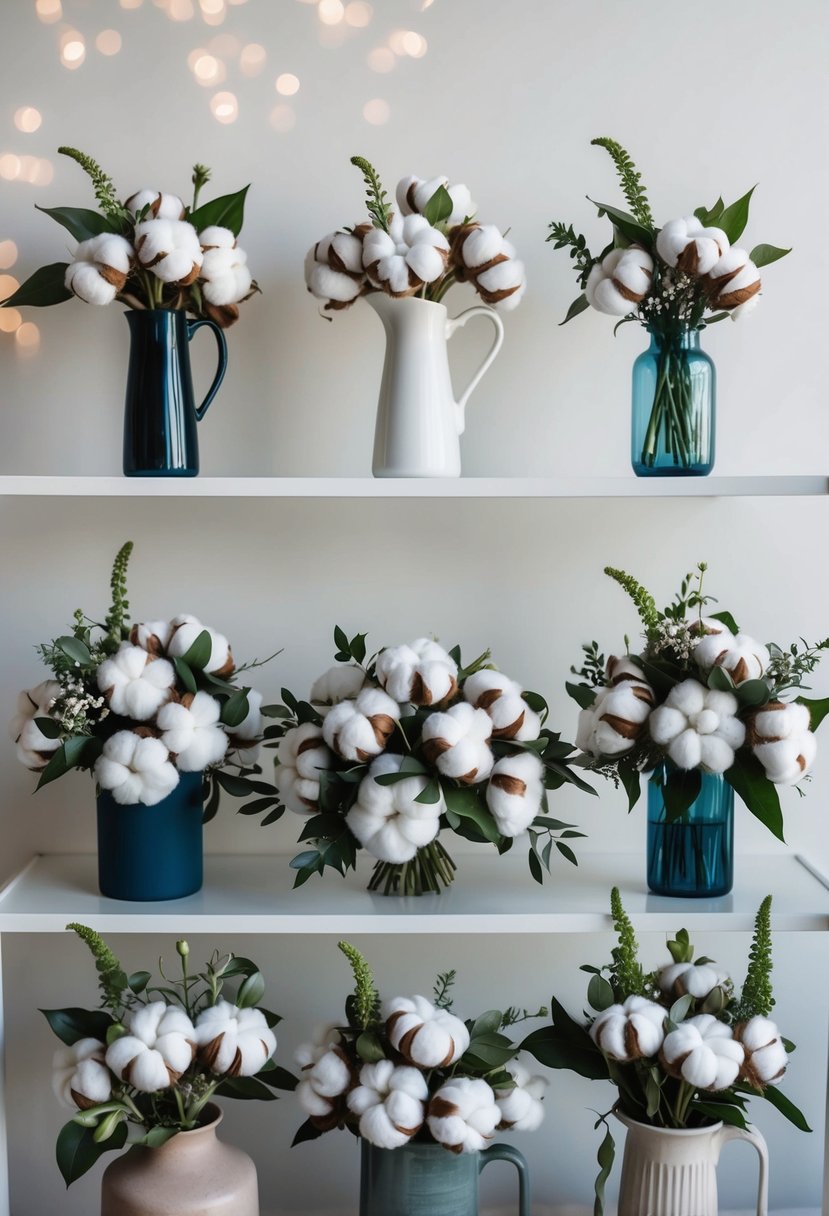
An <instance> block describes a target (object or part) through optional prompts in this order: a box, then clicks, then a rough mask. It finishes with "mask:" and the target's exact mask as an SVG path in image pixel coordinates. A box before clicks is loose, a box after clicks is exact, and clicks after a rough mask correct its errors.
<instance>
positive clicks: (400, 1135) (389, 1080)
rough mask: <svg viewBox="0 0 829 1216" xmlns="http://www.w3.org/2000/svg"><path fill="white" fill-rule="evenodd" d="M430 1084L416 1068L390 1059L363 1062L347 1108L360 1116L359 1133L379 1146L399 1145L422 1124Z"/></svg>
mask: <svg viewBox="0 0 829 1216" xmlns="http://www.w3.org/2000/svg"><path fill="white" fill-rule="evenodd" d="M428 1096H429V1087H428V1086H427V1084H426V1078H425V1077H424V1076H423V1073H422V1072H419V1071H418V1070H417V1069H416V1068H407V1067H405V1066H402V1067H397V1066H395V1065H394V1064H393V1063H392V1061H391V1060H378V1061H377V1062H376V1063H374V1064H364V1065H363V1067H362V1068H361V1069H360V1084H359V1085H358V1086H357V1087H356V1088H355V1089H352V1091H351V1093H350V1094H349V1095H348V1099H347V1101H348V1109H349V1110H350V1111H351V1112H352V1114H355V1115H359V1118H360V1124H359V1129H360V1135H361V1136H362V1138H363V1139H364V1140H368V1142H369V1144H376V1145H377V1147H378V1148H389V1149H391V1148H402V1147H403V1145H404V1144H408V1142H409V1141H410V1140H411V1138H412V1136H414V1135H416V1134H417V1132H419V1131H420V1128H421V1127H422V1126H423V1118H424V1115H425V1111H426V1106H425V1103H426V1099H427V1098H428Z"/></svg>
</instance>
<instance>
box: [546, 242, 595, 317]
mask: <svg viewBox="0 0 829 1216" xmlns="http://www.w3.org/2000/svg"><path fill="white" fill-rule="evenodd" d="M548 239H549V238H548ZM589 307H590V304H589V303H588V300H587V296H586V295H585V294H584V293H583V292H582V294H581V295H580V296H576V298H575V300H574V301H573V303H572V304H571V305H570V307H569V308H568V309H567V316H566V317H565V318H564V320H563V321H559V325H566V324H567V322H568V321H572V320H573V318H574V317H577V316H579V315H580V314H581V313H583V312H586V311H587V309H588V308H589Z"/></svg>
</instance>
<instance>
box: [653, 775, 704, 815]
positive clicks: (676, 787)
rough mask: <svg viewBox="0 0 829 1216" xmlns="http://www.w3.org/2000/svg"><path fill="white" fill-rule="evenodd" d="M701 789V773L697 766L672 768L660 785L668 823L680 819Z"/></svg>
mask: <svg viewBox="0 0 829 1216" xmlns="http://www.w3.org/2000/svg"><path fill="white" fill-rule="evenodd" d="M701 789H702V774H701V772H700V771H699V769H698V768H692V769H688V770H683V769H672V770H671V772H670V773H669V774H668V780H667V781H666V782H665V783H664V784H663V786H662V799H663V801H664V804H665V817H666V819H667V821H668V823H675V822H676V820H677V819H681V818H682V816H683V815H684V814H685V812H686V811H687V810H688V809H689V807H690V806H691V804H692V803H693V802H695V801H696V799H697V798H698V797H699V792H700V790H701Z"/></svg>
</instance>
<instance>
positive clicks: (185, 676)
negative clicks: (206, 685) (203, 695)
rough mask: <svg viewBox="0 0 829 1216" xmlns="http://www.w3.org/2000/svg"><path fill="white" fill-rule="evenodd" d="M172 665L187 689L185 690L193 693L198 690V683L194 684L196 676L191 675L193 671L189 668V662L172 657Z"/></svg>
mask: <svg viewBox="0 0 829 1216" xmlns="http://www.w3.org/2000/svg"><path fill="white" fill-rule="evenodd" d="M173 666H174V667H175V669H176V675H177V676H178V678H179V679H180V680H181V682H182V684H183V685H184V687H185V688H186V689H187V691H188V692H193V693H195V692H198V685H197V684H196V677H195V676H194V675H193V672H192V670H191V669H190V666H189V664H188V663H185V661H184V659H178V658H176V659H173Z"/></svg>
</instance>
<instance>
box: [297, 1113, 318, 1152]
mask: <svg viewBox="0 0 829 1216" xmlns="http://www.w3.org/2000/svg"><path fill="white" fill-rule="evenodd" d="M321 1135H322V1132H321V1131H320V1129H319V1128H318V1127H317V1126H316V1125H315V1124H313V1123H312V1122H311V1120H310V1119H306V1120H305V1122H304V1123H303V1124H302V1126H301V1127H300V1128H299V1130H298V1131H297V1133H296V1135H295V1136H294V1138H293V1140H292V1141H291V1148H294V1147H295V1145H297V1144H304V1143H305V1141H306V1140H319V1138H320V1136H321Z"/></svg>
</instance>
